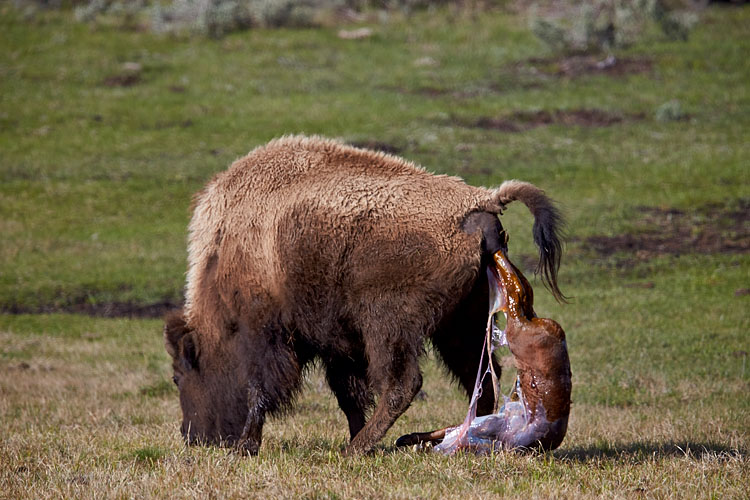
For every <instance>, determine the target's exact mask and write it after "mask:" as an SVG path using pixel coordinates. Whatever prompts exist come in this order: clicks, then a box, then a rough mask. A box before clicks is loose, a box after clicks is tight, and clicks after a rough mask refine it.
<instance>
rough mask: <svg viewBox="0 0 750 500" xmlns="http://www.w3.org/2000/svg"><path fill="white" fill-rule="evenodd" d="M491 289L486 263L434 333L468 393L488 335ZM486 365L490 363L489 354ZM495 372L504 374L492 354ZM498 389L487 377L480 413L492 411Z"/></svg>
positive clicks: (445, 360)
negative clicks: (456, 305)
mask: <svg viewBox="0 0 750 500" xmlns="http://www.w3.org/2000/svg"><path fill="white" fill-rule="evenodd" d="M488 310H489V293H488V284H487V275H486V273H485V272H484V267H483V268H482V270H481V271H480V272H479V274H478V277H477V280H476V282H475V283H474V285H473V287H472V289H471V291H470V292H469V294H468V295H467V296H466V297H464V298H463V299H462V300H461V302H460V303H459V304H458V307H457V308H456V309H455V310H454V311H453V312H452V313H451V314H450V315H448V316H447V317H445V318H444V319H443V321H442V322H441V324H440V325H439V326H438V329H437V331H436V332H435V333H434V334H433V335H432V339H431V340H432V345H433V347H435V350H436V351H437V353H438V354H439V356H440V358H441V359H442V361H443V363H444V364H445V366H446V368H448V370H449V371H450V373H451V374H452V375H453V376H455V377H456V379H458V381H459V383H460V384H461V387H463V388H464V390H465V391H466V394H468V395H469V396H471V393H472V392H473V391H474V383H475V381H476V376H477V370H478V369H479V359H480V357H481V354H482V346H483V345H484V339H485V335H486V327H487V314H488ZM484 359H485V361H484V363H483V369H484V368H486V366H487V358H486V356H485V358H484ZM492 364H493V367H494V369H495V373H497V375H498V376H500V365H499V364H498V363H497V361H496V360H495V357H494V356H492ZM493 406H494V390H493V387H492V380H491V377H486V378H485V379H484V383H483V385H482V396H481V397H480V398H479V402H478V405H477V415H480V416H481V415H487V414H490V413H492V410H493Z"/></svg>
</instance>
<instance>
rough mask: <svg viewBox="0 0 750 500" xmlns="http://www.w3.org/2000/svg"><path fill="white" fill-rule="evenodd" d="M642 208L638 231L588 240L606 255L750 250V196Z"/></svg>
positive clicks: (590, 246) (653, 254)
mask: <svg viewBox="0 0 750 500" xmlns="http://www.w3.org/2000/svg"><path fill="white" fill-rule="evenodd" d="M640 210H641V213H642V214H643V217H642V218H641V219H640V220H639V221H638V224H637V226H638V228H637V230H636V231H635V232H633V233H625V234H618V235H615V236H591V237H589V238H586V239H585V240H584V243H585V244H586V245H587V246H588V247H589V248H591V249H592V250H594V251H595V252H596V253H597V254H599V255H601V256H603V257H608V256H611V255H614V254H616V253H619V252H627V253H629V254H630V255H631V256H632V257H633V258H636V259H640V260H646V259H651V258H654V257H658V256H662V255H683V254H689V253H698V254H717V253H750V199H744V200H742V201H741V202H740V203H739V204H738V205H736V206H731V207H727V206H722V205H707V206H704V207H701V208H699V209H696V210H695V211H691V212H687V211H683V210H678V209H675V208H656V207H642V208H641V209H640Z"/></svg>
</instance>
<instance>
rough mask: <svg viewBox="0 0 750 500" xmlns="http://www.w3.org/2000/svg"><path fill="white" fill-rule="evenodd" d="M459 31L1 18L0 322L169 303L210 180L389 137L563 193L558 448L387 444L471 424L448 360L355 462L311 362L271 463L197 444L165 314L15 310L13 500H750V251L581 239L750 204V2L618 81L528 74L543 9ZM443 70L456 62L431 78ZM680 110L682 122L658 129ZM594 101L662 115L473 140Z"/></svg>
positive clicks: (429, 373)
mask: <svg viewBox="0 0 750 500" xmlns="http://www.w3.org/2000/svg"><path fill="white" fill-rule="evenodd" d="M451 17H452V16H451V14H450V12H449V11H444V10H437V11H433V12H429V13H427V12H425V13H418V14H415V15H414V16H412V17H409V18H399V17H398V16H394V17H392V19H391V21H390V22H389V23H387V24H377V23H371V24H369V26H371V27H373V28H374V30H375V35H374V36H373V37H371V38H369V39H366V40H359V41H345V40H340V39H339V38H338V37H337V36H336V31H337V30H336V29H334V28H331V29H315V30H312V29H308V30H283V29H282V30H273V31H270V30H255V31H248V32H244V33H237V34H233V35H230V36H228V37H226V38H225V39H223V40H218V41H217V40H205V39H198V38H195V39H192V38H190V39H188V38H169V37H158V36H154V35H150V34H146V33H138V32H126V31H118V30H114V29H112V28H106V27H99V28H91V27H89V26H87V25H82V24H77V23H75V22H74V21H73V20H72V15H71V14H70V13H69V12H66V11H50V12H41V13H39V14H37V16H36V17H35V18H34V19H32V20H31V21H24V20H22V19H21V18H20V17H19V16H18V14H17V13H16V12H15V11H14V10H13V9H12V8H11V7H9V6H8V5H5V4H4V5H2V6H0V233H1V234H2V238H0V308H2V309H8V308H11V307H19V308H22V309H25V310H34V309H39V308H41V307H44V306H55V307H63V308H64V307H65V306H66V305H69V304H74V303H82V302H86V303H94V304H95V303H105V302H136V303H148V302H153V301H158V300H164V299H167V300H173V301H177V300H179V299H180V297H181V293H182V286H183V282H184V272H185V236H186V225H187V221H188V218H189V206H190V200H191V196H192V194H193V193H194V192H195V191H197V190H198V189H199V188H200V187H201V186H202V185H203V184H204V183H205V182H206V181H207V180H208V179H209V178H210V177H211V176H212V175H213V174H214V173H216V172H219V171H221V170H223V169H224V168H226V166H227V165H228V163H229V162H231V161H232V160H233V159H234V158H236V157H238V156H241V155H243V154H245V153H246V152H247V151H249V150H250V149H252V148H253V147H255V146H257V145H259V144H262V143H263V142H265V141H267V140H268V139H270V138H272V137H277V136H279V135H282V134H286V133H308V134H313V133H319V134H324V135H327V136H336V137H342V138H344V139H346V140H350V141H360V140H378V141H382V142H387V143H390V144H393V145H394V146H397V147H398V148H400V150H401V154H402V155H403V156H405V157H407V158H409V159H411V160H414V161H416V162H418V163H421V164H422V165H424V166H425V167H427V168H428V169H429V170H432V171H435V172H440V173H450V174H456V175H460V176H462V177H464V178H465V179H466V180H467V181H468V182H470V183H472V184H477V185H479V184H482V185H493V184H498V183H500V182H502V181H503V180H504V179H508V178H520V179H524V180H528V181H531V182H534V183H536V184H538V185H540V186H542V187H543V188H544V189H546V190H547V191H548V192H549V194H551V195H552V196H553V197H554V198H556V199H557V200H559V201H560V203H561V206H562V207H563V208H564V210H565V212H566V214H567V216H568V221H569V224H568V233H569V236H570V237H571V242H570V243H569V245H568V247H567V250H568V252H567V254H566V257H565V259H564V261H563V268H562V271H561V284H562V287H563V291H564V292H566V293H567V294H569V295H571V296H572V297H573V301H572V303H571V304H570V305H565V306H563V305H559V304H557V303H555V302H554V300H553V299H552V298H551V296H550V295H549V294H548V293H546V292H544V291H543V288H542V287H541V285H540V284H539V281H538V280H535V281H534V282H533V283H534V284H535V286H536V288H537V293H536V296H537V307H536V309H537V311H539V313H541V314H543V315H545V316H549V317H553V318H555V319H557V320H558V321H559V322H560V323H561V324H562V325H563V327H564V328H565V330H566V332H567V335H568V339H569V340H568V342H569V349H570V355H571V363H572V370H573V375H574V381H573V382H574V386H573V387H574V392H573V400H574V404H573V409H572V414H571V424H570V430H569V433H568V436H567V437H566V439H565V441H564V442H563V444H562V447H561V448H560V449H559V450H557V451H555V452H554V453H551V454H547V455H540V456H517V455H513V454H499V455H496V456H493V457H489V458H477V457H473V456H468V455H467V456H458V457H450V458H449V457H442V456H433V455H428V454H422V453H416V452H413V451H410V450H409V451H401V450H394V449H393V448H392V446H391V443H392V442H393V440H394V439H395V438H396V437H397V436H398V435H400V434H402V433H405V432H412V431H415V430H425V429H428V428H436V427H439V426H445V425H448V424H451V423H457V422H459V421H460V420H461V419H462V418H463V415H464V414H465V411H466V401H465V399H464V398H463V397H462V396H461V394H460V393H459V392H458V391H457V390H455V389H454V388H453V387H452V386H451V384H450V381H449V380H448V378H447V377H445V375H444V374H443V373H442V371H441V370H440V368H439V366H438V365H437V363H436V362H435V361H434V360H433V359H432V357H431V356H428V357H427V359H426V360H425V363H424V370H425V390H426V392H427V394H428V396H427V399H426V400H425V401H417V402H415V403H414V404H413V405H412V407H411V408H410V409H409V410H408V412H407V413H406V414H405V415H404V416H403V417H402V418H400V419H399V420H398V422H397V423H396V425H395V426H394V428H393V429H392V430H391V431H390V432H389V434H388V436H387V437H386V439H384V440H383V442H382V446H381V448H380V449H379V451H378V452H376V453H375V454H374V455H373V456H368V457H360V458H344V457H342V456H341V455H340V453H339V450H340V449H341V448H342V447H343V446H344V444H345V442H346V423H345V419H344V417H343V414H342V413H341V412H340V411H339V410H338V408H337V406H336V403H335V400H334V398H333V397H332V396H331V395H330V393H329V391H328V390H327V389H326V387H325V384H324V381H323V377H322V376H321V375H320V374H319V373H318V372H317V371H313V372H312V373H311V374H310V375H309V377H308V382H307V387H306V390H305V392H304V393H303V395H302V396H301V398H300V400H299V402H298V403H299V404H298V405H297V411H296V412H295V413H293V414H292V415H289V416H287V417H284V418H283V419H278V420H274V421H272V422H270V423H269V424H268V426H267V428H266V430H265V434H264V443H263V447H262V449H261V454H260V456H259V457H258V458H253V459H248V458H242V457H237V456H234V455H232V454H227V452H226V451H225V450H222V449H217V448H185V447H184V446H183V445H182V443H181V440H180V437H179V432H178V422H179V418H180V411H179V404H178V401H177V396H176V391H175V390H174V388H173V386H172V383H171V381H170V378H171V373H170V367H169V360H168V357H167V354H166V352H165V351H164V348H163V342H162V339H161V333H160V332H161V324H160V323H159V322H158V321H153V320H125V319H94V318H89V317H84V316H75V315H65V314H62V315H61V314H55V315H18V316H14V315H0V394H2V397H0V421H2V422H3V425H2V429H0V492H1V493H0V497H9V498H15V497H28V498H39V497H60V496H62V497H72V496H75V497H79V496H80V497H93V496H98V497H102V496H103V497H120V496H159V497H163V496H182V497H187V496H195V495H200V496H209V495H211V494H214V495H216V496H219V497H236V496H243V497H244V496H249V497H277V496H278V497H287V498H289V497H295V498H296V497H310V498H350V497H366V498H381V497H397V498H401V497H425V498H426V497H429V498H440V497H456V498H458V497H460V498H486V497H488V496H493V495H494V496H511V497H529V496H530V497H550V496H554V497H564V496H571V497H598V496H607V497H636V496H648V497H658V498H667V497H672V496H683V497H701V498H702V497H716V498H724V497H736V498H740V497H743V496H745V495H746V487H745V485H746V484H747V482H748V479H749V478H750V460H749V459H748V452H749V450H750V437H748V432H747V430H748V429H749V428H750V399H749V398H748V396H747V394H748V393H750V366H747V364H748V363H747V358H748V354H747V352H748V351H750V345H748V333H747V332H748V331H750V314H748V310H750V296H748V295H742V294H740V295H736V294H735V292H736V291H737V290H741V289H746V288H750V259H749V258H748V253H747V250H746V249H745V251H744V252H735V253H725V254H706V253H703V252H701V251H699V250H700V249H696V251H691V252H687V253H683V254H682V255H680V256H676V255H660V256H656V257H653V258H652V257H649V258H642V257H638V256H637V255H635V254H633V252H628V251H626V250H622V251H621V252H619V253H617V254H615V255H612V256H610V257H602V256H601V255H598V254H596V252H594V251H593V250H592V249H591V248H590V246H589V245H588V244H587V242H586V241H587V240H586V238H588V237H590V236H594V235H606V236H613V235H618V234H622V233H630V232H637V231H642V230H643V228H642V227H641V226H640V225H639V221H640V220H641V219H642V213H643V212H642V211H643V208H642V207H644V206H647V207H657V208H661V209H672V208H676V209H680V210H683V211H685V212H687V213H688V214H696V213H699V211H700V209H701V207H704V206H706V205H709V204H717V206H719V207H724V208H731V207H735V206H738V204H741V203H742V200H745V203H746V202H747V200H748V199H750V169H748V159H750V146H749V145H748V142H747V130H750V113H749V111H750V87H748V85H747V82H748V81H750V65H749V64H748V63H747V54H748V53H750V38H749V37H748V36H747V35H748V34H749V33H748V29H747V26H748V25H750V10H748V9H747V8H731V9H720V8H719V9H709V10H708V11H707V12H706V14H705V16H704V19H703V21H702V22H701V24H699V25H698V26H697V28H696V31H695V32H694V33H693V35H692V36H691V38H690V40H689V41H688V42H687V43H675V42H668V41H665V40H663V39H661V38H658V37H656V38H651V39H647V40H644V42H643V43H642V44H640V45H637V46H634V47H633V48H631V49H629V50H628V51H623V52H621V53H618V54H617V55H618V56H619V57H631V58H646V59H649V60H651V61H652V69H651V70H650V71H648V72H645V73H639V74H632V75H624V76H621V77H610V76H606V75H582V76H580V77H577V78H558V77H554V76H550V75H545V74H541V73H536V74H535V73H529V72H527V71H520V70H518V69H516V67H517V63H518V62H519V61H524V60H527V59H528V58H531V57H549V56H551V54H549V53H546V52H544V49H543V47H542V46H541V45H540V44H539V43H538V41H536V40H535V39H534V38H533V36H532V35H531V34H530V33H529V32H528V30H527V29H526V22H525V20H523V19H521V18H520V17H519V16H518V15H516V14H512V13H508V12H505V11H502V10H498V11H495V12H493V13H492V14H491V15H490V14H487V15H483V16H480V19H479V20H478V21H476V22H473V21H471V20H469V19H468V17H465V16H458V18H457V19H451ZM453 17H455V16H453ZM424 57H430V58H432V59H433V60H434V61H435V62H436V64H433V65H417V64H415V61H416V60H418V59H420V58H424ZM125 62H137V63H139V64H141V65H142V68H143V69H142V73H141V81H140V82H139V83H137V84H136V85H133V86H130V87H116V86H115V87H111V86H107V85H105V84H104V82H105V80H106V79H107V78H108V77H111V76H112V75H117V74H120V73H121V72H122V64H123V63H125ZM672 99H678V100H679V101H680V103H681V105H682V108H683V110H684V111H685V112H686V113H688V115H689V117H690V118H689V119H688V120H683V121H672V122H660V121H657V120H656V118H655V116H654V114H655V111H656V109H657V108H658V107H659V106H660V105H662V104H663V103H665V102H667V101H669V100H672ZM576 108H588V109H591V108H598V109H603V110H606V111H610V112H614V113H628V114H629V113H642V114H643V119H641V120H637V121H629V122H625V123H621V124H616V125H613V126H610V127H603V128H591V127H565V126H562V125H552V126H547V127H539V128H535V129H532V130H528V131H525V132H523V133H506V132H500V131H492V130H483V129H480V128H472V127H467V126H463V125H461V123H466V122H467V121H468V122H470V121H471V120H476V119H477V118H479V117H482V116H501V115H507V114H510V113H512V112H514V111H521V110H526V111H533V110H553V109H576ZM691 220H692V221H700V218H699V217H697V216H696V217H693V218H692V219H691ZM503 223H504V225H506V226H507V227H508V228H509V232H510V236H511V242H510V244H511V257H512V258H514V260H516V259H517V261H518V262H521V261H525V260H527V259H526V256H528V255H531V254H533V253H534V250H533V247H532V243H531V238H530V225H531V218H530V216H529V215H528V213H527V212H526V210H525V208H524V207H520V206H511V207H510V209H509V210H508V213H507V214H506V215H505V216H504V217H503ZM704 223H708V224H710V223H715V224H717V225H718V226H719V227H720V228H721V229H720V231H719V233H717V234H729V233H731V231H734V230H735V229H736V228H735V229H733V228H731V227H729V226H726V224H725V221H722V220H716V221H711V220H709V221H704ZM747 224H748V222H747V221H745V222H744V225H743V226H741V230H742V231H744V234H745V235H747V231H748V230H747ZM696 228H697V226H696ZM696 230H697V229H696ZM505 378H506V379H507V378H509V376H508V374H506V376H505Z"/></svg>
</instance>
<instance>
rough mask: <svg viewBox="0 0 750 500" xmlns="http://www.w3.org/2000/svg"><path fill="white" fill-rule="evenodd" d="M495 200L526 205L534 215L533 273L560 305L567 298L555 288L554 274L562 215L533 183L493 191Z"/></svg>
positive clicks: (511, 183) (514, 182) (506, 185)
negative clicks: (536, 252) (536, 251)
mask: <svg viewBox="0 0 750 500" xmlns="http://www.w3.org/2000/svg"><path fill="white" fill-rule="evenodd" d="M493 198H494V200H495V201H496V202H497V203H499V204H500V205H502V206H505V205H507V204H508V203H511V202H513V201H520V202H522V203H523V204H524V205H526V206H527V207H528V209H529V211H530V212H531V214H532V215H533V216H534V229H533V231H534V243H536V246H537V248H539V264H538V265H537V268H536V271H535V272H536V273H537V274H541V276H542V281H543V282H544V284H545V286H546V287H547V288H548V289H549V290H550V291H551V292H552V295H554V296H555V298H556V299H557V300H558V301H559V302H566V297H565V295H563V293H562V292H561V291H560V288H559V287H558V286H557V271H558V269H559V268H560V258H561V256H562V230H563V227H564V220H563V216H562V214H561V213H560V211H559V210H558V209H557V207H556V206H555V204H554V202H553V201H552V199H550V198H549V197H548V196H547V195H546V194H544V191H542V190H541V189H540V188H538V187H536V186H535V185H533V184H530V183H528V182H523V181H517V180H510V181H505V182H503V183H502V184H501V185H500V187H498V188H496V189H494V190H493Z"/></svg>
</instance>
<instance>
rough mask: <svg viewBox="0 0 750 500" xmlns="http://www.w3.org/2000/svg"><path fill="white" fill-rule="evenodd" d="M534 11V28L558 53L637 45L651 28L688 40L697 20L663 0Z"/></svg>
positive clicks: (604, 1)
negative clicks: (655, 27) (654, 27)
mask: <svg viewBox="0 0 750 500" xmlns="http://www.w3.org/2000/svg"><path fill="white" fill-rule="evenodd" d="M540 12H541V10H540V9H532V15H531V16H530V25H531V26H530V27H531V30H532V32H533V33H534V34H535V35H536V36H537V37H538V38H539V39H540V40H541V41H542V42H544V43H545V44H546V45H548V46H549V47H550V48H552V49H553V50H556V51H569V52H607V51H610V50H612V49H614V48H618V47H626V46H628V45H631V44H633V43H635V42H636V41H637V40H638V39H639V38H640V37H642V36H643V34H644V33H646V32H647V30H648V29H649V27H650V25H655V26H658V27H659V29H661V31H662V32H663V33H664V35H666V36H667V37H669V38H670V39H674V40H685V39H687V37H688V34H689V33H690V30H691V28H692V26H693V25H694V24H695V22H696V21H697V16H696V14H695V13H694V12H691V11H688V10H684V9H683V10H680V9H673V8H671V7H669V6H667V4H665V3H664V1H662V0H594V1H592V2H576V1H573V0H568V1H562V2H556V3H555V4H554V8H550V7H547V8H546V9H544V13H540Z"/></svg>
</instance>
